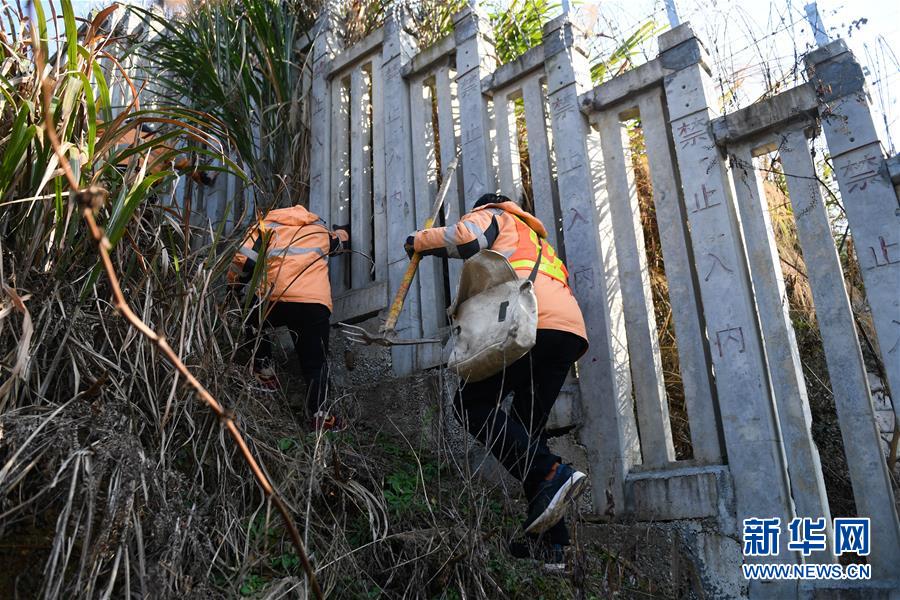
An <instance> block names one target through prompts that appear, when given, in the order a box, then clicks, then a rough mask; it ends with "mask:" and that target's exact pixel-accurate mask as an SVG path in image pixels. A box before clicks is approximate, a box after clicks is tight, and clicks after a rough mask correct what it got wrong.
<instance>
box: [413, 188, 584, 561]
mask: <svg viewBox="0 0 900 600" xmlns="http://www.w3.org/2000/svg"><path fill="white" fill-rule="evenodd" d="M546 237H547V231H546V229H545V228H544V225H543V224H542V223H541V222H540V220H538V219H537V218H536V217H535V216H534V215H531V214H529V213H527V212H525V211H524V210H523V209H522V208H521V207H520V206H519V205H518V204H516V203H514V202H512V201H511V200H510V199H509V198H507V197H505V196H500V195H497V194H485V195H483V196H482V197H481V198H479V199H478V201H477V202H476V203H475V207H474V209H473V210H472V211H471V212H469V213H467V214H465V215H463V217H462V218H461V219H460V221H459V222H458V223H456V224H455V225H451V226H447V227H435V228H432V229H426V230H422V231H417V232H415V233H414V234H412V235H410V236H409V237H408V238H407V240H406V244H405V249H406V252H407V254H408V255H409V256H412V254H413V253H414V252H418V253H419V254H422V255H426V256H439V257H445V258H460V259H463V260H465V259H467V258H470V257H472V256H474V255H475V254H476V253H478V252H479V251H480V250H482V249H485V248H490V249H491V250H494V251H497V252H499V253H501V254H503V255H504V256H506V257H507V259H508V260H509V261H510V264H511V265H512V267H513V269H515V271H516V272H517V273H518V274H519V277H521V278H522V279H527V278H528V276H529V275H530V274H531V272H532V270H533V268H534V264H535V261H536V260H537V258H538V250H539V249H540V250H541V252H540V256H541V258H540V266H539V267H538V274H537V278H536V279H535V282H534V289H535V294H536V295H537V300H538V330H537V343H536V344H535V346H534V348H532V349H531V351H530V352H528V354H526V355H525V356H523V357H522V358H520V359H519V360H518V361H516V362H515V363H513V364H512V365H511V366H509V367H507V368H506V369H505V371H504V372H501V373H497V374H496V375H494V376H492V377H489V378H487V379H484V380H482V381H478V382H469V383H465V384H464V385H463V386H461V388H460V390H459V392H458V393H457V395H456V398H455V407H456V414H457V418H459V419H460V421H461V422H462V423H463V424H464V425H465V426H466V428H467V430H468V431H469V433H471V434H472V435H473V436H475V437H476V438H477V439H478V440H479V441H480V442H482V443H483V444H484V445H485V446H487V447H488V448H489V449H490V451H491V452H492V453H493V455H494V456H495V457H496V458H497V459H498V460H499V461H500V462H501V463H502V464H503V466H504V467H505V468H506V470H507V471H509V472H510V473H511V474H512V475H513V476H515V477H516V478H517V479H519V480H520V481H521V482H522V484H523V488H524V490H525V495H526V497H527V498H528V501H529V508H528V517H527V519H526V521H525V532H526V534H528V538H529V543H528V544H521V543H515V544H512V545H511V548H510V549H511V550H512V551H513V553H514V554H516V555H519V556H525V555H530V556H534V555H535V554H536V553H537V554H538V555H539V557H541V558H543V559H544V560H545V561H546V563H547V565H548V567H550V568H554V569H558V568H564V567H565V562H564V547H565V546H567V545H568V544H569V533H568V530H567V529H566V526H565V522H564V521H563V518H562V517H563V515H564V513H565V509H566V507H567V506H568V505H570V504H571V503H572V502H574V501H575V499H577V497H578V495H579V494H580V493H581V491H582V490H583V487H584V484H585V483H586V477H585V474H584V473H581V472H580V471H577V470H575V469H573V468H572V467H571V466H569V465H567V464H565V463H563V461H562V458H560V457H559V456H557V455H555V454H553V453H552V452H551V451H550V448H549V447H548V445H547V437H546V432H545V430H544V428H545V426H546V424H547V418H548V417H549V415H550V410H551V409H552V408H553V403H554V402H555V401H556V398H557V396H558V395H559V391H560V389H561V388H562V385H563V383H564V381H565V379H566V376H567V375H568V373H569V370H570V369H571V368H572V365H573V364H574V363H575V361H576V360H577V359H578V358H579V357H580V356H581V355H582V354H584V352H585V351H586V350H587V347H588V342H587V333H586V331H585V326H584V318H583V317H582V314H581V309H580V308H579V307H578V302H577V301H576V299H575V296H574V295H572V290H571V289H570V288H569V284H568V272H567V271H566V267H565V265H564V264H563V262H562V260H561V259H560V258H559V257H558V256H557V255H556V252H555V251H554V249H553V247H552V246H551V245H550V244H548V243H547V241H546ZM509 392H513V394H514V396H513V403H512V408H511V409H510V411H509V412H508V413H507V412H505V411H504V410H502V409H501V407H500V403H501V401H502V400H503V399H504V398H505V397H506V395H507V394H508V393H509Z"/></svg>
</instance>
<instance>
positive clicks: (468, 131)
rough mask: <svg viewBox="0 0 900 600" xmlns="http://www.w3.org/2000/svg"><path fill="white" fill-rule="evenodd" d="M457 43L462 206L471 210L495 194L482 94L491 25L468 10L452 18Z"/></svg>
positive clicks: (490, 47) (490, 66) (490, 61)
mask: <svg viewBox="0 0 900 600" xmlns="http://www.w3.org/2000/svg"><path fill="white" fill-rule="evenodd" d="M453 24H454V36H455V39H456V94H457V98H458V101H459V124H460V130H461V132H462V139H461V140H460V146H461V153H462V156H461V160H460V162H461V164H462V175H463V202H464V204H465V210H467V211H468V210H471V208H472V205H473V204H475V201H476V200H478V197H479V196H481V195H482V194H484V193H488V192H495V191H496V190H497V184H496V174H495V173H494V167H493V160H492V158H491V157H492V156H493V147H492V144H491V134H490V132H491V123H490V113H489V112H488V103H487V98H486V97H485V96H484V94H482V93H481V79H482V78H483V77H484V76H485V75H488V74H490V73H491V72H493V70H494V68H495V67H496V61H495V60H494V58H493V55H494V45H493V43H492V42H491V41H490V37H489V36H488V32H489V31H490V22H489V21H488V19H487V17H486V16H485V15H484V14H483V13H482V12H481V11H480V10H478V9H477V8H474V7H472V6H469V7H467V8H465V9H463V10H462V11H460V12H459V13H457V14H456V16H454V17H453Z"/></svg>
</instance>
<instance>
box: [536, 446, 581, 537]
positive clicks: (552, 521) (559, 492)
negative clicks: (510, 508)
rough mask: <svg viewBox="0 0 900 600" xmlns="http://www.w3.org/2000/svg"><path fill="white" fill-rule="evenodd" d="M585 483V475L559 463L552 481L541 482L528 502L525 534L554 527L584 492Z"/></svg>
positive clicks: (540, 531)
mask: <svg viewBox="0 0 900 600" xmlns="http://www.w3.org/2000/svg"><path fill="white" fill-rule="evenodd" d="M586 483H587V475H585V474H584V473H582V472H581V471H576V470H575V469H573V468H572V467H570V466H569V465H564V464H562V463H560V465H559V466H558V467H557V468H556V474H555V475H554V476H553V479H551V480H550V481H542V482H541V483H540V485H538V488H537V492H536V493H535V495H534V498H532V499H531V502H529V504H528V520H527V521H526V523H527V525H526V526H525V533H543V532H545V531H547V530H548V529H550V528H551V527H553V526H554V525H556V524H557V523H558V522H559V520H560V519H562V518H563V515H565V512H566V509H567V508H568V507H569V505H570V504H572V503H573V502H575V501H576V500H577V499H578V497H579V496H580V495H581V493H582V492H583V491H584V485H585V484H586Z"/></svg>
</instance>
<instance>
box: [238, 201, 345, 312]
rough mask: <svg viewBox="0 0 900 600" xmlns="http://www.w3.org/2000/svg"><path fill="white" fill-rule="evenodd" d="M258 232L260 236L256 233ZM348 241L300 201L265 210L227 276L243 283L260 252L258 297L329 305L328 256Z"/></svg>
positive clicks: (330, 303) (330, 304)
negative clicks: (262, 265)
mask: <svg viewBox="0 0 900 600" xmlns="http://www.w3.org/2000/svg"><path fill="white" fill-rule="evenodd" d="M260 232H262V234H263V235H262V236H260ZM347 241H348V236H347V234H346V232H344V231H341V230H338V231H330V230H329V229H328V228H327V227H325V224H324V222H323V221H322V220H321V219H319V217H317V216H316V215H314V214H313V213H311V212H309V211H308V210H306V209H305V208H304V207H302V206H299V205H298V206H291V207H288V208H280V209H277V210H273V211H271V212H269V213H268V214H267V215H266V216H265V218H264V219H263V220H262V221H261V222H260V223H258V224H257V225H256V226H255V227H253V228H252V229H251V230H250V232H249V233H248V235H247V238H246V239H245V240H244V244H243V246H242V247H241V249H240V250H238V252H237V254H235V255H234V259H233V260H232V269H231V271H230V272H229V276H228V278H229V281H231V282H232V283H238V282H240V283H247V282H249V281H250V278H251V277H252V274H253V270H254V269H255V268H256V263H257V262H259V260H260V257H259V255H260V254H261V253H263V252H265V267H266V268H265V272H264V273H263V276H262V278H261V280H260V281H259V283H258V284H257V287H256V293H257V295H259V296H260V297H262V296H265V295H266V294H269V299H270V300H273V301H277V302H307V303H316V304H323V305H325V306H327V307H328V309H329V310H331V308H332V302H331V283H330V282H329V279H328V256H329V254H331V253H333V252H335V251H336V250H338V249H339V248H341V247H342V246H343V245H344V244H346V242H347Z"/></svg>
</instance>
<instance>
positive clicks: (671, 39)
mask: <svg viewBox="0 0 900 600" xmlns="http://www.w3.org/2000/svg"><path fill="white" fill-rule="evenodd" d="M659 49H660V55H661V56H660V58H661V60H662V62H663V64H664V66H666V67H667V68H668V69H671V71H672V72H671V73H670V74H668V75H666V77H665V79H664V87H665V92H666V100H667V104H668V112H669V120H670V126H671V130H672V137H673V140H674V144H675V153H676V157H677V160H678V168H679V171H680V174H681V182H682V187H683V190H684V198H685V203H686V205H687V207H686V208H687V218H688V224H689V228H690V232H691V245H692V247H693V255H694V259H695V261H696V263H697V265H696V267H697V272H699V273H708V276H706V277H703V278H701V279H700V281H699V285H700V295H701V299H702V301H703V310H704V316H705V318H706V330H707V336H708V338H709V344H710V348H711V351H712V362H713V367H714V370H715V376H716V388H717V392H718V398H719V410H720V414H721V418H722V429H723V434H724V438H725V445H726V452H727V455H728V464H729V468H730V470H731V474H732V477H733V479H734V487H735V496H736V502H737V518H738V522H741V521H742V520H743V519H747V518H752V517H778V518H780V519H781V523H782V525H783V526H786V525H787V523H788V522H789V521H790V519H791V518H792V517H793V516H794V514H793V505H792V501H791V496H790V487H789V483H788V476H787V470H786V468H785V456H784V449H783V447H782V443H781V432H780V430H779V424H778V420H777V417H776V412H775V405H774V401H773V398H772V394H771V391H770V385H769V378H768V373H767V370H766V364H765V356H764V353H763V347H762V339H761V336H760V331H759V324H758V322H757V316H756V309H755V306H754V302H753V296H752V288H751V285H750V278H749V274H748V268H747V259H746V256H745V252H744V246H743V241H742V239H741V233H740V225H739V221H738V217H737V213H736V207H735V205H734V200H733V197H732V194H731V188H730V182H729V180H728V177H727V175H726V171H725V166H724V163H723V161H722V156H721V155H720V154H719V152H718V150H717V147H716V145H715V143H714V142H713V140H712V136H711V135H710V123H709V122H710V119H711V118H713V117H714V116H716V115H715V113H714V109H713V105H715V104H716V97H717V96H716V92H715V91H714V88H713V83H712V80H711V77H710V74H709V71H708V69H707V67H706V64H704V57H705V54H706V53H705V50H704V49H703V47H702V46H701V44H700V42H699V40H697V39H696V37H695V36H694V34H693V32H692V30H691V29H690V27H689V26H688V25H687V24H685V25H681V26H679V27H677V28H675V29H673V30H671V31H669V32H666V33H664V34H663V35H661V36H660V38H659ZM803 516H807V515H803ZM808 516H811V517H815V516H816V515H808ZM746 560H748V561H754V562H755V561H759V562H769V561H772V562H786V563H787V562H796V556H795V555H794V553H792V552H789V551H788V550H787V544H784V543H783V544H780V548H779V553H778V554H777V555H776V556H770V557H759V558H747V559H746ZM750 588H751V595H752V596H755V597H766V598H779V597H794V596H795V595H796V590H797V588H796V584H795V583H794V584H791V583H783V582H761V581H760V582H751V584H750Z"/></svg>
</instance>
